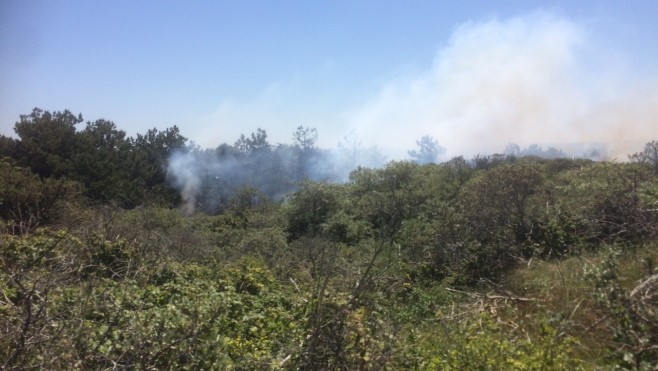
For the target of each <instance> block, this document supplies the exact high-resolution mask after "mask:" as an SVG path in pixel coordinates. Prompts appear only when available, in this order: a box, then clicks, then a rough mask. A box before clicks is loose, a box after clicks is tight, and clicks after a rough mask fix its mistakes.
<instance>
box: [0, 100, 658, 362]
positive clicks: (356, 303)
mask: <svg viewBox="0 0 658 371" xmlns="http://www.w3.org/2000/svg"><path fill="white" fill-rule="evenodd" d="M80 122H82V118H81V117H76V116H73V115H72V114H71V113H70V112H68V111H65V112H54V113H50V112H47V111H41V110H38V109H36V110H35V111H33V113H32V114H31V115H26V116H23V117H21V121H20V122H19V123H17V125H16V129H17V134H19V139H17V140H9V139H8V138H4V137H3V138H2V139H1V140H0V152H1V153H2V154H3V155H9V156H10V158H6V159H2V160H0V217H1V218H2V224H1V225H0V246H1V248H0V367H2V368H3V369H26V368H39V369H62V368H67V369H109V368H121V369H134V368H140V369H161V368H165V369H166V368H169V369H318V370H322V369H341V370H351V369H362V370H367V369H523V370H525V369H597V368H606V367H607V368H635V369H652V368H655V367H656V363H657V362H658V355H657V354H656V349H657V347H658V345H657V343H658V339H656V334H657V333H658V328H656V323H658V318H656V313H657V310H656V308H657V305H656V287H657V286H656V282H658V281H657V279H656V277H657V276H656V274H657V273H658V271H657V270H656V261H658V255H657V251H658V250H657V245H656V242H657V241H656V237H657V234H656V233H657V229H656V228H657V226H658V213H657V212H656V209H657V208H658V183H657V182H658V179H657V178H656V177H655V172H654V169H653V162H652V161H653V157H652V156H653V152H652V150H653V147H655V143H654V142H651V143H649V144H648V145H647V147H645V150H644V152H641V153H640V154H637V155H636V156H633V157H632V158H631V160H632V161H630V162H629V163H611V162H593V161H589V160H574V159H565V158H560V159H550V160H549V159H540V158H536V157H532V158H520V157H517V155H518V154H519V153H520V152H521V150H520V148H517V149H514V148H510V150H514V151H515V153H511V154H509V155H494V156H478V157H476V158H475V159H473V160H471V161H467V160H465V159H464V158H461V157H457V158H453V159H451V160H449V161H447V162H445V163H442V164H437V163H427V164H421V163H418V162H412V161H399V162H390V163H389V164H387V165H386V166H384V167H381V168H365V167H359V168H356V169H355V170H354V171H352V173H351V175H350V176H349V178H347V179H345V182H344V183H340V184H336V183H330V182H329V181H328V180H327V179H325V177H324V175H327V174H337V173H336V172H332V171H333V170H335V169H329V168H323V167H322V166H320V165H319V164H320V159H321V158H322V156H321V155H323V154H324V152H322V150H320V149H317V148H315V141H316V140H317V132H316V131H315V129H309V128H304V127H301V126H300V127H298V128H297V131H296V132H295V133H294V134H293V137H294V140H295V143H294V144H293V145H276V146H272V145H270V144H269V143H268V142H267V133H266V132H265V131H264V130H262V129H259V130H258V131H257V132H256V133H254V134H252V135H251V136H250V137H247V136H242V137H241V138H240V139H239V140H238V142H236V144H235V145H222V146H219V147H218V148H216V149H214V150H201V149H199V148H198V147H195V146H193V145H190V146H186V142H187V140H186V139H185V138H184V137H183V136H182V135H181V134H180V132H179V130H178V128H177V127H173V128H169V129H166V130H165V131H158V130H157V129H152V130H149V131H148V132H147V133H146V134H144V135H141V134H138V135H137V136H136V137H135V138H129V137H126V134H125V132H123V131H121V130H119V129H118V128H117V127H116V126H115V125H114V123H112V122H110V121H106V120H97V121H95V122H88V123H87V125H86V127H85V128H84V129H82V130H79V131H76V129H75V126H76V125H77V124H78V123H80ZM427 142H428V143H426V144H432V143H434V144H435V142H433V141H432V140H428V141H427ZM353 143H354V146H350V147H349V148H347V149H348V150H349V153H347V152H346V153H345V155H347V156H348V157H350V156H351V158H352V160H355V159H356V157H357V152H358V151H357V146H356V141H354V142H353ZM419 144H420V143H419ZM530 149H536V150H539V149H540V148H539V149H538V148H530ZM549 151H550V149H549ZM421 152H422V149H421ZM174 153H177V154H180V155H183V156H189V159H191V162H187V163H186V164H187V165H190V164H193V165H194V166H195V170H200V172H201V173H203V174H202V175H203V176H202V177H201V178H200V179H198V182H199V183H198V184H199V189H197V190H194V192H196V193H194V192H193V193H194V197H192V198H190V199H189V200H187V199H186V201H192V202H194V205H193V206H196V207H201V209H202V210H203V211H206V212H205V213H203V212H197V213H191V214H189V215H183V213H181V211H180V210H177V209H176V207H175V206H177V205H178V203H179V201H180V200H179V197H178V195H177V194H176V192H175V191H174V189H173V188H170V187H169V186H168V185H167V184H168V183H167V181H168V180H167V176H168V175H167V173H166V170H165V169H166V165H167V163H168V161H169V159H170V156H171V155H172V154H174ZM419 153H420V152H419ZM419 162H420V161H419ZM170 164H171V163H170ZM190 166H191V165H190ZM318 166H320V167H319V168H318ZM323 174H324V175H323ZM169 176H171V174H169ZM328 178H331V177H328ZM333 179H337V178H333ZM72 180H74V181H77V182H75V183H74V182H72ZM170 180H171V179H170ZM79 194H84V195H86V197H87V199H82V198H80V197H79V196H78V195H79ZM89 201H90V202H89ZM607 246H614V247H615V249H616V250H615V251H617V252H616V253H615V254H612V255H610V254H609V252H608V250H607ZM583 267H585V269H583Z"/></svg>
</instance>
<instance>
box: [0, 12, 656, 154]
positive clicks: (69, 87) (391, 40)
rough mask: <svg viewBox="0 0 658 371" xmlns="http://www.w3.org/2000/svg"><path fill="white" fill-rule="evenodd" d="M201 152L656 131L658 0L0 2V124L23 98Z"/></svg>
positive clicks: (459, 149) (468, 148)
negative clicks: (304, 140)
mask: <svg viewBox="0 0 658 371" xmlns="http://www.w3.org/2000/svg"><path fill="white" fill-rule="evenodd" d="M34 107H39V108H42V109H47V110H64V109H69V110H71V111H73V112H74V113H76V114H77V113H82V114H83V116H84V118H85V120H96V119H99V118H106V119H109V120H112V121H114V122H115V123H116V124H117V126H118V127H119V128H120V129H123V130H125V131H127V132H128V134H129V135H134V134H136V133H143V132H145V131H146V130H148V129H149V128H152V127H157V128H160V129H164V128H166V127H169V126H172V125H178V126H179V127H180V128H181V131H182V133H183V134H184V135H186V136H187V137H188V138H190V139H191V140H193V141H195V142H196V143H198V144H200V145H201V146H203V147H215V146H217V145H219V144H221V143H224V142H227V143H233V142H234V141H235V140H236V139H237V137H238V136H239V135H240V133H244V134H249V133H251V132H254V131H255V130H256V128H258V127H261V128H264V129H265V130H267V132H268V134H269V135H270V139H271V141H272V142H274V143H276V142H290V140H291V139H290V138H291V133H292V132H293V131H294V129H295V128H296V127H297V126H299V125H303V126H310V127H316V128H317V129H318V131H319V136H320V144H321V145H322V146H324V147H332V146H335V145H336V144H337V143H338V142H339V141H341V140H342V139H343V138H344V137H345V136H351V137H354V138H357V139H358V141H360V142H361V143H363V145H364V146H370V145H377V146H379V147H380V148H383V149H386V150H390V151H391V152H390V153H391V154H392V156H393V157H395V156H403V154H404V153H405V152H406V150H407V149H413V147H414V146H415V140H416V139H419V138H420V137H421V136H422V135H432V136H434V137H435V138H437V139H438V140H439V142H440V143H441V144H442V145H443V146H444V147H446V148H447V149H448V153H449V154H451V155H457V154H466V155H469V154H474V153H478V152H487V151H496V150H498V151H500V150H502V149H503V148H504V146H505V144H506V143H509V142H515V143H519V144H521V145H528V144H530V143H540V144H552V143H569V142H600V141H605V142H611V141H619V142H625V141H631V142H636V141H644V142H647V141H649V140H654V139H658V122H657V120H658V1H653V0H645V1H641V0H638V1H632V2H622V1H605V0H602V1H584V0H583V1H557V2H540V1H452V2H448V1H442V2H441V1H326V2H320V1H157V2H156V1H66V0H62V1H56V0H51V1H34V0H25V1H11V0H3V1H0V134H4V135H13V125H14V123H15V122H16V121H17V120H18V119H19V115H21V114H27V113H29V112H30V111H31V110H32V108H34Z"/></svg>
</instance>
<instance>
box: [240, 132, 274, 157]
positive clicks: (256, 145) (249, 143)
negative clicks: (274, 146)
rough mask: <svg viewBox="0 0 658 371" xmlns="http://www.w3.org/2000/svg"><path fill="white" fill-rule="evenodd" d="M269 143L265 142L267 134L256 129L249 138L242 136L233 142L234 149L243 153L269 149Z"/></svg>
mask: <svg viewBox="0 0 658 371" xmlns="http://www.w3.org/2000/svg"><path fill="white" fill-rule="evenodd" d="M270 147H271V146H270V143H269V142H268V141H267V132H266V131H265V130H263V129H261V128H258V129H257V130H256V132H255V133H251V137H250V138H247V137H246V136H245V135H244V134H242V135H240V138H239V139H238V140H237V141H236V142H235V148H237V149H238V150H240V151H241V152H243V153H247V154H249V153H253V152H259V151H263V150H268V149H270Z"/></svg>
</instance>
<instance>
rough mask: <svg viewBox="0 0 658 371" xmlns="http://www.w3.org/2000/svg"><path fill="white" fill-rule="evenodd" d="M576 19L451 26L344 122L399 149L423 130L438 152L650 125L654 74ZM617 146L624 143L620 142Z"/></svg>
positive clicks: (636, 137)
mask: <svg viewBox="0 0 658 371" xmlns="http://www.w3.org/2000/svg"><path fill="white" fill-rule="evenodd" d="M593 36H594V35H593V34H592V33H591V32H588V30H587V29H585V28H584V27H583V26H581V25H579V24H577V23H575V22H573V21H571V20H568V19H564V18H560V17H558V16H555V15H552V14H550V13H546V12H535V13H532V14H529V15H525V16H521V17H516V18H511V19H507V20H498V19H492V20H489V21H486V22H468V23H466V24H463V25H461V26H459V27H458V28H456V30H455V31H454V33H453V35H452V37H451V38H450V40H449V42H448V43H447V45H446V46H445V47H444V48H443V49H442V50H441V51H440V52H439V53H438V55H437V56H436V59H435V62H434V63H433V65H432V67H431V68H430V69H429V70H427V71H425V72H424V73H422V74H418V75H415V76H400V77H398V78H397V79H395V80H394V81H391V82H390V83H389V84H387V85H386V86H385V87H384V88H382V90H381V91H380V92H379V94H377V96H375V97H374V98H373V99H371V100H370V101H369V102H368V103H367V104H366V105H364V106H363V107H361V108H360V109H358V110H356V111H354V112H352V114H351V115H350V124H351V126H352V127H353V129H354V130H355V132H356V133H357V135H359V136H360V137H363V138H368V139H369V141H370V142H371V143H376V144H377V145H379V146H381V147H384V148H391V149H392V150H393V151H395V153H397V154H401V153H404V151H405V149H409V148H413V143H414V142H415V140H417V139H418V138H420V137H422V136H423V135H431V136H433V137H435V138H436V139H438V141H439V143H440V144H441V145H442V146H444V147H446V149H447V155H448V156H457V155H467V156H468V155H475V154H477V153H493V152H496V151H497V152H500V151H501V150H502V149H503V148H504V147H505V145H506V144H507V143H510V142H514V143H519V144H521V145H522V146H528V145H530V144H532V143H539V144H543V145H559V144H566V143H594V142H596V143H606V144H608V145H609V148H608V152H609V153H611V154H612V155H615V154H619V153H628V150H629V148H627V147H625V144H628V143H629V142H630V143H632V146H633V147H632V148H630V149H631V150H632V149H636V148H637V146H638V144H637V143H638V142H639V143H644V142H646V141H648V140H651V139H652V137H653V136H655V135H656V131H655V127H656V123H655V117H658V84H656V80H642V79H640V77H636V76H634V74H633V71H632V69H631V68H630V67H628V66H625V65H624V62H623V60H622V59H620V58H618V56H615V58H609V56H610V55H612V54H608V53H607V51H606V48H605V47H603V46H602V45H603V44H604V43H602V42H600V41H599V40H593V39H592V37H593ZM624 151H626V152H624Z"/></svg>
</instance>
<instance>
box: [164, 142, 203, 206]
mask: <svg viewBox="0 0 658 371" xmlns="http://www.w3.org/2000/svg"><path fill="white" fill-rule="evenodd" d="M167 174H168V175H169V176H170V179H171V181H172V182H173V184H174V185H175V186H176V188H177V189H178V190H179V191H180V194H181V198H182V199H183V204H182V206H181V210H182V211H183V213H184V214H186V215H191V214H193V213H194V210H195V206H196V198H197V196H198V194H199V187H200V186H201V178H200V176H199V162H198V161H197V158H196V156H194V155H193V154H192V153H190V152H174V153H173V154H172V155H171V156H170V157H169V164H168V168H167Z"/></svg>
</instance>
